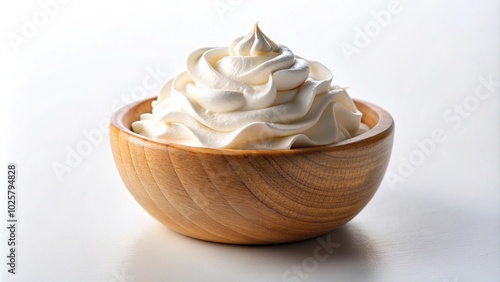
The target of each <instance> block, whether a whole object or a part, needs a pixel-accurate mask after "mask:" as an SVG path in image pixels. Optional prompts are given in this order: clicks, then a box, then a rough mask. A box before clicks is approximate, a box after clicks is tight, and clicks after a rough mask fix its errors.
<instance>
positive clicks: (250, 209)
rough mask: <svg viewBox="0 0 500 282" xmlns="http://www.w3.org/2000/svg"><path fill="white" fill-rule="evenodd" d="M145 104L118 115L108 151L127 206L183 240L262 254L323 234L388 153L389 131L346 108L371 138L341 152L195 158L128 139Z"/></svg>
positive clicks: (373, 183)
mask: <svg viewBox="0 0 500 282" xmlns="http://www.w3.org/2000/svg"><path fill="white" fill-rule="evenodd" d="M153 99H154V98H151V99H147V100H143V101H139V102H136V103H133V104H131V105H129V106H126V107H124V108H122V109H120V110H118V111H117V112H116V113H115V114H114V115H113V117H112V120H111V130H110V134H111V146H112V150H113V155H114V159H115V162H116V166H117V167H118V171H119V173H120V176H121V178H122V179H123V182H124V183H125V185H126V186H127V188H128V190H129V191H130V193H131V194H132V196H133V197H134V198H135V199H136V200H137V202H139V204H140V205H141V206H142V207H143V208H144V209H145V210H146V211H147V212H148V213H150V214H151V215H152V216H153V217H154V218H156V219H157V220H158V221H160V222H161V223H163V224H164V225H166V226H168V227H169V228H171V229H173V230H175V231H177V232H179V233H181V234H184V235H186V236H189V237H193V238H197V239H201V240H206V241H213V242H221V243H230V244H271V243H283V242H292V241H298V240H303V239H307V238H312V237H316V236H319V235H322V234H325V233H327V232H329V231H331V230H333V229H335V228H337V227H339V226H341V225H343V224H345V223H347V222H348V221H349V220H351V219H352V218H353V217H354V216H355V215H356V214H358V213H359V212H360V211H361V209H363V208H364V207H365V206H366V204H367V203H368V201H370V199H371V198H372V196H373V195H374V194H375V191H376V190H377V188H378V186H379V185H380V182H381V181H382V178H383V176H384V173H385V170H386V168H387V164H388V162H389V157H390V154H391V149H392V142H393V136H394V122H393V119H392V117H391V116H390V115H389V114H388V113H387V112H386V111H384V110H383V109H381V108H379V107H377V106H375V105H373V104H370V103H367V102H362V101H357V100H356V101H355V103H356V106H357V107H358V109H359V110H360V111H361V112H362V113H363V122H364V123H365V124H367V125H368V126H369V127H370V128H371V129H370V130H369V131H367V132H366V133H364V134H362V135H359V136H357V137H354V138H351V139H348V140H345V141H343V142H340V143H337V144H333V145H326V146H317V147H309V148H300V149H291V150H233V149H210V148H195V147H188V146H182V145H175V144H167V143H162V142H158V141H153V140H150V139H147V138H145V137H143V136H141V135H138V134H136V133H134V132H132V131H131V124H132V122H134V121H136V120H138V119H139V115H140V114H141V113H146V112H151V102H152V100H153Z"/></svg>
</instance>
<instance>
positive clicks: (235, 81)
mask: <svg viewBox="0 0 500 282" xmlns="http://www.w3.org/2000/svg"><path fill="white" fill-rule="evenodd" d="M331 81H332V75H331V73H330V71H329V70H328V69H327V68H326V67H325V66H323V65H322V64H320V63H318V62H314V61H307V60H305V59H303V58H300V57H298V56H295V55H294V54H293V53H292V51H290V49H288V48H287V47H286V46H284V45H279V44H276V43H274V42H273V41H272V40H270V39H269V38H268V37H267V36H266V35H264V33H262V31H261V30H260V29H259V27H258V26H257V24H256V25H255V27H254V29H253V30H252V31H251V32H250V33H249V34H248V35H246V36H242V37H240V38H237V39H236V40H234V42H233V43H232V44H231V46H230V47H229V48H228V47H217V48H202V49H199V50H196V51H194V52H193V53H192V54H191V55H190V56H189V57H188V59H187V71H186V72H183V73H181V74H179V75H178V76H177V77H175V78H174V79H172V80H170V81H168V82H167V83H166V84H165V86H164V87H163V88H162V90H161V91H160V93H159V95H158V98H157V100H156V101H153V104H152V105H153V110H152V113H145V114H142V115H141V117H140V120H139V121H136V122H134V123H133V124H132V129H133V131H134V132H136V133H138V134H141V135H143V136H145V137H148V138H152V139H154V140H162V141H165V142H169V143H176V144H182V145H188V146H195V147H209V148H232V149H290V148H292V147H307V146H316V145H326V144H331V143H336V142H339V141H342V140H345V139H347V138H351V137H353V136H356V135H359V134H361V133H363V132H365V131H366V130H367V129H368V128H367V127H366V126H365V125H364V124H362V123H361V112H360V111H358V110H357V108H356V106H355V105H354V103H353V101H352V100H351V99H350V98H349V96H348V94H347V93H346V91H345V89H343V88H341V87H338V86H332V85H331Z"/></svg>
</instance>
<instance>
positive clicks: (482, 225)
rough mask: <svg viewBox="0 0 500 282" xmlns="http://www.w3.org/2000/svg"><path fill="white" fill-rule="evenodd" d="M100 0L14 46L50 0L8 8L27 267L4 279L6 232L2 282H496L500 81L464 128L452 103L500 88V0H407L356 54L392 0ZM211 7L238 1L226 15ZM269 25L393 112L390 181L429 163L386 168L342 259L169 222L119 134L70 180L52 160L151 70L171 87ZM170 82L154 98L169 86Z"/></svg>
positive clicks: (339, 252) (70, 10)
mask: <svg viewBox="0 0 500 282" xmlns="http://www.w3.org/2000/svg"><path fill="white" fill-rule="evenodd" d="M46 1H47V0H45V1H44V0H41V2H44V3H45V2H46ZM18 2H21V1H18ZM103 2H104V1H68V3H67V4H65V5H61V6H60V9H59V11H58V12H57V13H55V15H54V16H53V17H50V18H49V20H48V23H47V24H46V25H45V26H43V27H41V28H39V31H38V32H37V33H36V34H35V35H34V36H33V37H32V38H29V39H28V40H27V43H25V44H21V45H20V46H19V52H17V53H15V52H14V48H13V47H12V45H11V44H10V43H9V39H8V34H9V32H15V33H20V32H21V30H22V27H23V20H22V18H23V17H26V18H29V19H31V18H32V17H33V15H34V14H36V13H37V12H39V11H41V8H40V4H38V2H37V1H22V2H21V3H15V4H13V3H10V4H2V7H1V8H0V11H1V12H0V21H1V27H2V36H3V37H2V38H3V41H1V43H0V47H1V48H2V49H1V50H2V52H1V56H2V60H1V61H2V64H1V73H0V74H1V76H0V77H1V80H2V89H3V93H2V102H1V107H2V108H1V112H2V121H3V122H2V124H3V133H2V143H4V144H6V145H3V146H2V149H3V150H6V151H5V158H4V159H5V161H4V162H3V163H4V164H6V163H7V162H16V163H17V164H18V166H19V170H18V181H17V184H18V192H19V202H18V217H19V223H18V224H19V227H18V234H17V235H18V245H19V247H18V254H17V255H18V268H17V270H18V273H17V274H16V275H11V274H8V273H7V272H6V271H7V269H6V264H5V255H4V254H6V252H7V245H6V242H5V240H6V239H7V237H6V236H7V234H6V228H5V227H2V228H0V230H1V242H0V250H1V252H0V253H1V254H2V256H1V257H0V265H1V267H0V273H1V276H0V277H1V280H2V281H283V278H292V277H294V278H297V279H299V278H300V276H299V275H293V274H290V275H289V276H287V271H291V272H290V273H293V272H292V271H294V272H295V273H298V272H297V267H299V268H298V269H299V270H301V271H303V274H302V278H303V279H304V280H307V281H499V280H500V269H499V268H500V261H499V253H500V250H499V248H500V247H499V239H498V238H499V237H500V236H499V235H500V232H499V185H500V184H499V171H500V168H499V141H500V139H499V98H498V95H499V93H500V91H499V87H498V86H497V87H494V88H493V91H492V92H491V93H490V95H489V97H487V98H484V99H483V100H477V101H478V103H477V105H474V104H470V105H469V108H470V107H472V106H474V107H473V109H474V110H471V111H469V112H466V114H468V116H467V117H466V118H465V117H464V118H460V120H461V121H462V123H461V124H460V125H457V124H455V122H458V121H456V120H457V118H456V117H457V116H456V115H454V114H452V115H453V116H454V118H455V121H446V120H445V119H444V118H443V115H446V113H447V111H448V110H449V109H451V110H453V107H454V104H461V103H463V102H464V101H468V103H473V101H472V100H474V99H473V98H471V96H472V95H474V93H475V89H476V87H478V85H480V77H484V78H488V77H491V78H492V79H493V80H494V81H497V82H498V81H500V73H499V50H500V48H499V47H500V46H499V34H500V27H499V21H498V18H499V14H500V13H499V9H500V5H499V2H498V1H486V0H485V1H476V2H471V1H439V2H438V3H436V1H429V0H425V1H401V2H400V3H401V6H402V8H403V10H402V11H401V12H400V13H398V14H392V16H391V20H390V22H389V23H388V24H386V26H385V27H382V28H381V29H380V31H379V32H377V33H376V34H375V36H373V37H371V38H370V41H369V42H368V44H365V45H366V46H365V47H363V48H360V50H359V53H358V54H354V55H352V56H351V57H350V60H348V59H347V58H346V56H344V55H343V53H342V50H341V48H340V45H341V43H342V42H346V43H348V44H353V42H354V38H355V36H356V33H357V29H358V28H359V29H364V28H366V27H367V26H368V25H370V22H371V21H373V19H374V14H373V13H377V12H378V11H379V10H382V9H387V5H388V3H389V2H390V1H362V2H363V3H361V1H336V2H335V3H331V1H315V4H308V3H307V2H305V1H303V2H298V3H295V2H294V3H289V2H288V1H272V2H271V1H262V3H260V4H258V3H257V2H256V1H246V0H241V1H227V0H220V1H197V2H191V1H175V2H173V1H171V2H169V1H140V2H139V1H134V2H132V1H130V2H127V3H125V1H105V3H103ZM290 2H291V1H290ZM352 2H355V3H352ZM214 3H215V5H221V3H222V4H224V3H232V5H233V6H231V10H227V11H226V12H224V13H223V14H221V17H219V15H218V13H217V11H216V10H215V8H214V6H213V5H214ZM228 5H229V4H228ZM226 8H227V6H226ZM256 21H260V26H261V28H262V29H263V30H264V31H265V32H266V33H267V34H268V35H269V36H270V37H272V38H273V39H276V41H277V42H282V43H284V44H286V45H287V46H289V47H290V48H291V49H292V50H294V52H295V53H296V54H298V55H300V56H303V57H305V58H307V59H310V60H317V61H320V62H322V63H323V64H325V65H326V66H327V67H328V68H330V69H331V70H332V72H333V75H334V79H333V82H334V83H336V84H340V85H346V86H347V85H348V86H350V88H349V93H350V95H351V96H352V97H355V98H360V99H364V100H368V101H371V102H373V103H375V104H378V105H380V106H382V107H383V108H385V109H386V110H388V111H389V112H390V113H392V115H393V117H394V119H395V121H396V137H395V145H394V150H393V156H392V160H391V163H390V166H389V169H388V175H393V176H394V175H400V176H401V174H400V172H398V170H399V169H400V167H401V166H402V165H404V163H405V162H406V161H410V160H411V159H412V158H413V160H414V161H420V162H421V164H420V165H419V166H416V167H415V168H414V170H413V171H412V172H408V171H406V172H403V174H404V176H403V177H402V178H401V179H399V180H402V181H400V182H395V181H394V178H393V179H392V180H391V179H388V178H387V177H386V180H385V181H384V182H383V183H382V185H381V187H380V189H379V191H378V192H377V194H376V195H375V197H374V198H373V200H372V201H371V202H370V204H369V205H368V206H367V207H366V209H364V210H363V211H362V212H361V213H360V214H359V216H358V217H356V218H355V219H354V220H353V221H351V222H350V223H349V224H348V225H346V226H345V227H343V228H341V229H338V230H336V231H334V232H332V233H330V234H327V235H325V236H323V237H322V239H323V240H331V242H335V243H338V244H340V246H338V248H335V250H334V252H333V253H332V254H331V255H329V256H328V259H326V260H325V261H318V260H314V259H313V258H314V251H315V250H316V248H318V246H320V244H319V243H318V241H316V240H314V239H313V240H308V241H304V242H299V243H295V244H287V245H278V246H261V247H243V246H229V245H220V244H212V243H206V242H201V241H197V240H193V239H189V238H186V237H183V236H181V235H178V234H176V233H174V232H172V231H170V230H168V229H166V228H164V227H162V226H161V225H160V224H159V223H158V222H156V221H155V220H154V219H152V218H151V217H150V216H149V215H148V214H147V213H146V212H144V211H143V210H142V209H141V207H140V206H139V205H138V204H137V203H136V202H135V201H134V200H133V198H132V197H131V196H130V194H129V193H128V192H127V190H126V189H125V187H124V185H123V184H122V182H121V180H120V178H119V175H118V173H117V171H116V169H115V167H114V163H113V159H112V156H111V152H110V146H109V138H108V137H107V135H104V136H105V137H103V139H102V140H99V139H98V138H97V139H96V140H94V141H95V145H92V146H91V149H90V150H89V152H88V155H86V156H84V157H82V159H81V161H80V162H79V163H78V164H76V165H75V167H72V168H70V170H71V172H67V173H64V174H62V175H60V179H58V176H57V174H56V173H55V172H54V169H53V167H52V165H53V164H54V163H55V162H57V163H60V164H63V165H66V164H67V163H66V158H67V155H68V152H69V150H76V149H77V147H78V146H84V145H82V144H84V143H85V142H84V140H87V137H86V136H85V132H97V130H99V127H100V124H101V123H102V122H104V123H105V122H106V120H107V118H109V116H110V114H111V113H112V111H113V107H115V106H119V105H122V104H123V103H124V102H122V101H127V100H134V98H133V97H132V96H133V93H135V94H136V97H142V96H141V95H138V94H137V93H139V92H137V91H139V90H138V88H137V87H141V86H142V84H143V80H144V79H145V78H146V77H148V75H150V74H149V72H148V70H147V69H155V68H158V69H159V70H160V71H161V72H165V73H167V74H162V75H161V76H160V77H158V78H157V79H156V80H157V81H159V82H164V81H166V80H167V79H168V78H170V77H172V76H174V75H176V74H177V73H178V72H180V71H181V70H182V69H184V66H185V59H186V58H187V55H188V54H189V53H190V52H191V51H193V50H195V49H196V48H199V47H203V46H220V45H228V44H229V43H230V42H231V40H232V39H233V38H235V37H236V36H239V35H243V34H245V33H246V32H247V31H248V29H249V28H250V27H251V26H252V25H253V24H254V23H255V22H256ZM374 31H376V29H374ZM156 80H154V79H153V80H151V81H153V82H154V83H153V84H154V85H153V86H154V87H150V88H149V89H148V90H147V91H146V92H145V95H143V96H144V97H145V96H153V95H155V94H156V92H157V90H159V87H160V84H159V83H157V81H156ZM483 90H484V89H483ZM482 93H487V92H482ZM448 115H449V114H448ZM448 118H450V116H448ZM436 129H437V130H438V131H439V130H440V132H441V135H444V136H445V137H441V139H446V140H445V141H444V142H442V143H439V144H438V143H436V147H435V149H434V150H433V151H432V152H431V153H429V155H428V156H427V155H426V156H425V157H424V158H418V156H417V155H418V154H419V153H416V152H417V151H418V148H419V147H418V145H417V143H418V142H422V140H424V139H428V138H431V137H432V132H433V131H435V130H436ZM96 136H97V135H96ZM441 139H440V140H441ZM2 154H4V153H3V152H2ZM420 156H422V155H420ZM73 161H75V160H73ZM4 175H5V174H4ZM2 187H4V188H2V190H1V191H2V192H0V193H1V194H2V195H3V196H2V197H1V200H0V210H1V214H2V216H1V218H5V217H6V215H5V211H6V206H5V204H6V198H5V194H6V188H5V185H4V186H2ZM3 221H4V222H5V220H3ZM2 226H3V224H2ZM303 263H305V264H304V267H303V266H302V265H303ZM294 266H296V267H294ZM308 271H310V272H308ZM285 281H287V280H285ZM290 281H294V280H290ZM296 281H300V279H299V280H296Z"/></svg>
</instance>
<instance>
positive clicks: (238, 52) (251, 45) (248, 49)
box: [229, 23, 281, 56]
mask: <svg viewBox="0 0 500 282" xmlns="http://www.w3.org/2000/svg"><path fill="white" fill-rule="evenodd" d="M280 50H281V48H280V47H279V46H278V45H277V44H276V43H274V42H273V41H272V40H271V39H269V38H268V37H267V36H266V35H265V34H264V33H263V32H262V31H261V30H260V28H259V25H258V23H256V24H255V25H254V27H253V30H252V31H250V32H249V33H248V34H247V35H246V36H242V37H239V38H237V39H236V40H234V41H233V43H232V44H231V46H230V47H229V55H230V56H262V55H267V54H270V53H276V52H279V51H280Z"/></svg>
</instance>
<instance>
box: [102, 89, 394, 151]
mask: <svg viewBox="0 0 500 282" xmlns="http://www.w3.org/2000/svg"><path fill="white" fill-rule="evenodd" d="M156 99H157V96H153V97H149V98H144V99H141V100H138V101H135V102H132V103H130V104H127V105H125V106H122V107H121V108H119V109H118V110H116V111H115V112H114V113H113V114H112V116H111V119H110V127H111V128H113V127H114V128H115V129H116V130H118V131H121V132H123V133H125V134H127V135H128V137H129V142H130V141H133V142H140V143H144V142H145V143H149V144H152V145H157V146H164V147H171V148H175V149H178V150H182V151H189V152H193V153H200V154H216V155H243V156H247V155H275V154H290V155H293V154H301V153H310V152H324V151H341V150H348V149H352V148H357V147H362V146H365V145H368V144H372V143H375V142H377V141H378V140H380V139H384V138H386V137H387V136H389V135H390V134H392V133H393V131H394V119H393V118H392V116H391V115H390V114H389V113H388V112H387V111H386V110H384V109H382V108H381V107H379V106H377V105H375V104H372V103H370V102H366V101H364V100H359V99H353V101H354V103H355V104H356V107H357V108H358V110H360V111H361V112H362V113H363V114H364V112H363V111H362V110H361V109H360V108H362V109H365V110H366V109H368V110H370V111H372V112H374V113H375V114H376V115H377V117H378V121H377V123H376V124H375V125H374V126H373V127H372V128H370V130H368V131H366V132H364V133H362V134H360V135H358V136H355V137H352V138H349V139H346V140H343V141H340V142H337V143H334V144H327V145H319V146H311V147H301V148H292V149H264V150H261V149H228V148H207V147H194V146H187V145H180V144H175V143H168V142H165V141H161V140H153V139H150V138H148V137H145V136H142V135H140V134H138V133H135V132H133V131H132V130H131V129H130V128H127V127H126V126H125V125H124V124H123V120H124V117H125V116H126V115H127V114H128V113H129V112H130V111H131V110H133V109H136V108H137V107H139V106H142V104H145V103H151V102H152V101H154V100H156ZM112 132H113V130H111V131H110V133H112ZM130 137H132V138H130Z"/></svg>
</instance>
